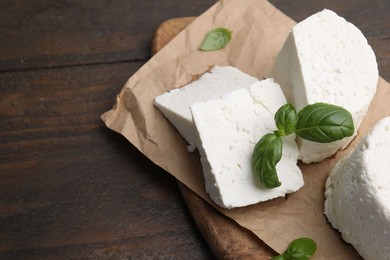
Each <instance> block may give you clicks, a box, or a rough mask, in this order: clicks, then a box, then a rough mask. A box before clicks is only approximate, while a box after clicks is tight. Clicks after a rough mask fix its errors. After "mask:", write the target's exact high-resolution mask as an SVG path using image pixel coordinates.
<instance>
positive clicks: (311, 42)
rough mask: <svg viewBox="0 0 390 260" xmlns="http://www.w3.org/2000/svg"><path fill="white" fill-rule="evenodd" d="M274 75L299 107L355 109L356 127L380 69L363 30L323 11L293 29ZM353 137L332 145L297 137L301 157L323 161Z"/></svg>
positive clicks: (297, 107)
mask: <svg viewBox="0 0 390 260" xmlns="http://www.w3.org/2000/svg"><path fill="white" fill-rule="evenodd" d="M271 76H272V77H273V78H274V80H275V81H276V82H277V83H279V84H280V85H281V86H282V87H283V91H284V93H285V95H286V97H287V100H288V101H289V102H291V103H293V104H294V105H295V107H296V109H297V110H300V109H302V108H303V107H304V106H306V105H308V104H313V103H316V102H325V103H331V104H334V105H339V106H342V107H344V108H346V109H347V110H348V111H350V112H351V114H352V116H353V120H354V124H355V129H356V130H357V129H358V128H359V126H360V123H361V121H362V119H363V117H364V115H365V114H366V111H367V109H368V106H369V104H370V102H371V100H372V98H373V96H374V94H375V91H376V86H377V83H378V68H377V63H376V58H375V54H374V52H373V51H372V49H371V47H370V46H369V45H368V43H367V40H366V38H365V37H364V35H363V34H362V33H361V31H360V30H359V29H358V28H356V27H355V26H354V25H353V24H351V23H349V22H347V21H346V20H345V19H344V18H342V17H340V16H338V15H337V14H336V13H334V12H333V11H330V10H326V9H325V10H323V11H321V12H319V13H316V14H314V15H312V16H310V17H308V18H307V19H305V20H303V21H302V22H300V23H298V24H297V25H296V26H294V27H293V28H292V30H291V32H290V34H289V35H288V38H287V40H286V42H285V44H284V46H283V48H282V50H281V51H280V53H279V55H278V57H277V59H276V61H275V64H274V67H273V69H272V72H271ZM352 138H353V137H351V138H345V139H343V140H340V141H337V142H334V143H331V144H319V143H314V142H310V141H306V140H302V139H300V138H298V140H297V141H298V146H299V150H300V151H299V158H300V159H301V160H302V161H303V162H305V163H310V162H317V161H321V160H323V159H325V158H327V157H329V156H331V155H333V154H334V153H335V152H336V151H337V150H338V149H342V148H344V147H345V146H346V145H348V143H349V142H350V141H351V140H352Z"/></svg>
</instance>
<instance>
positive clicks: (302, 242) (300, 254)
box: [271, 237, 317, 260]
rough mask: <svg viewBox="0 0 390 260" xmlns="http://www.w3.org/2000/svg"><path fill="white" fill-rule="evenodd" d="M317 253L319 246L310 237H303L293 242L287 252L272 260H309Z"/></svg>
mask: <svg viewBox="0 0 390 260" xmlns="http://www.w3.org/2000/svg"><path fill="white" fill-rule="evenodd" d="M316 251H317V244H316V242H314V240H312V239H311V238H308V237H301V238H298V239H295V240H293V241H292V242H291V243H290V244H289V246H288V247H287V249H286V251H284V252H283V254H281V255H279V256H275V257H273V258H271V260H307V259H309V258H310V257H312V256H313V255H314V253H315V252H316Z"/></svg>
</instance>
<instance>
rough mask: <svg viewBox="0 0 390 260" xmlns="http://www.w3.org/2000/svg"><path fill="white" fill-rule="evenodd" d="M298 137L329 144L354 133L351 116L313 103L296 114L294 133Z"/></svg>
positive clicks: (332, 106) (335, 107)
mask: <svg viewBox="0 0 390 260" xmlns="http://www.w3.org/2000/svg"><path fill="white" fill-rule="evenodd" d="M295 133H296V134H297V135H298V136H299V137H301V138H303V139H306V140H309V141H314V142H317V143H330V142H334V141H337V140H340V139H343V138H344V137H348V136H351V135H352V134H353V133H354V125H353V119H352V115H351V114H350V113H349V112H348V111H347V110H346V109H344V108H342V107H340V106H335V105H331V104H326V103H315V104H312V105H308V106H306V107H304V108H303V109H302V110H301V111H299V113H298V124H297V128H296V132H295Z"/></svg>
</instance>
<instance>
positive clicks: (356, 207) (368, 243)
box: [324, 117, 390, 259]
mask: <svg viewBox="0 0 390 260" xmlns="http://www.w3.org/2000/svg"><path fill="white" fill-rule="evenodd" d="M389 154H390V117H386V118H384V119H382V120H381V121H379V122H378V123H377V124H376V126H375V127H374V128H373V129H372V131H371V132H370V133H369V134H368V135H367V136H366V137H365V138H363V139H362V140H361V141H360V143H359V144H358V146H357V147H356V149H355V150H354V151H353V152H352V153H351V154H350V155H349V156H347V157H345V158H344V159H343V160H341V161H340V162H338V163H337V164H336V165H335V167H334V168H333V169H332V171H331V173H330V175H329V177H328V179H327V181H326V191H325V197H326V201H325V209H324V212H325V215H326V216H327V218H328V220H329V222H330V223H331V224H332V226H333V227H334V228H336V229H338V230H339V231H340V232H341V234H342V237H343V238H344V240H345V241H347V242H349V243H351V244H352V245H353V246H354V247H355V248H356V250H357V251H358V252H359V254H360V255H361V256H362V257H364V258H365V259H390V160H389Z"/></svg>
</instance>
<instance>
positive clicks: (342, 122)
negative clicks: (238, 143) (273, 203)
mask: <svg viewBox="0 0 390 260" xmlns="http://www.w3.org/2000/svg"><path fill="white" fill-rule="evenodd" d="M274 120H275V124H276V127H277V130H275V131H274V132H273V133H270V134H266V135H265V136H263V137H262V138H261V139H260V140H259V142H258V143H257V144H256V146H255V148H254V150H253V155H252V168H253V170H254V174H255V179H256V180H257V181H260V183H262V184H263V185H264V186H265V187H266V188H276V187H279V186H280V185H281V182H280V181H279V178H278V175H277V172H276V164H277V163H278V162H279V161H280V159H281V158H282V150H283V143H282V137H283V136H286V135H289V134H292V133H296V135H298V136H299V137H301V138H302V139H306V140H309V141H313V142H318V143H330V142H334V141H337V140H340V139H343V138H345V137H349V136H352V134H353V133H354V131H355V128H354V124H353V119H352V115H351V113H349V112H348V111H347V110H346V109H344V108H343V107H340V106H335V105H332V104H327V103H315V104H312V105H308V106H306V107H304V108H303V109H302V110H301V111H299V113H297V112H296V110H295V108H294V106H293V105H291V104H285V105H284V106H282V107H281V108H279V109H278V111H277V112H276V114H275V117H274Z"/></svg>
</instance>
